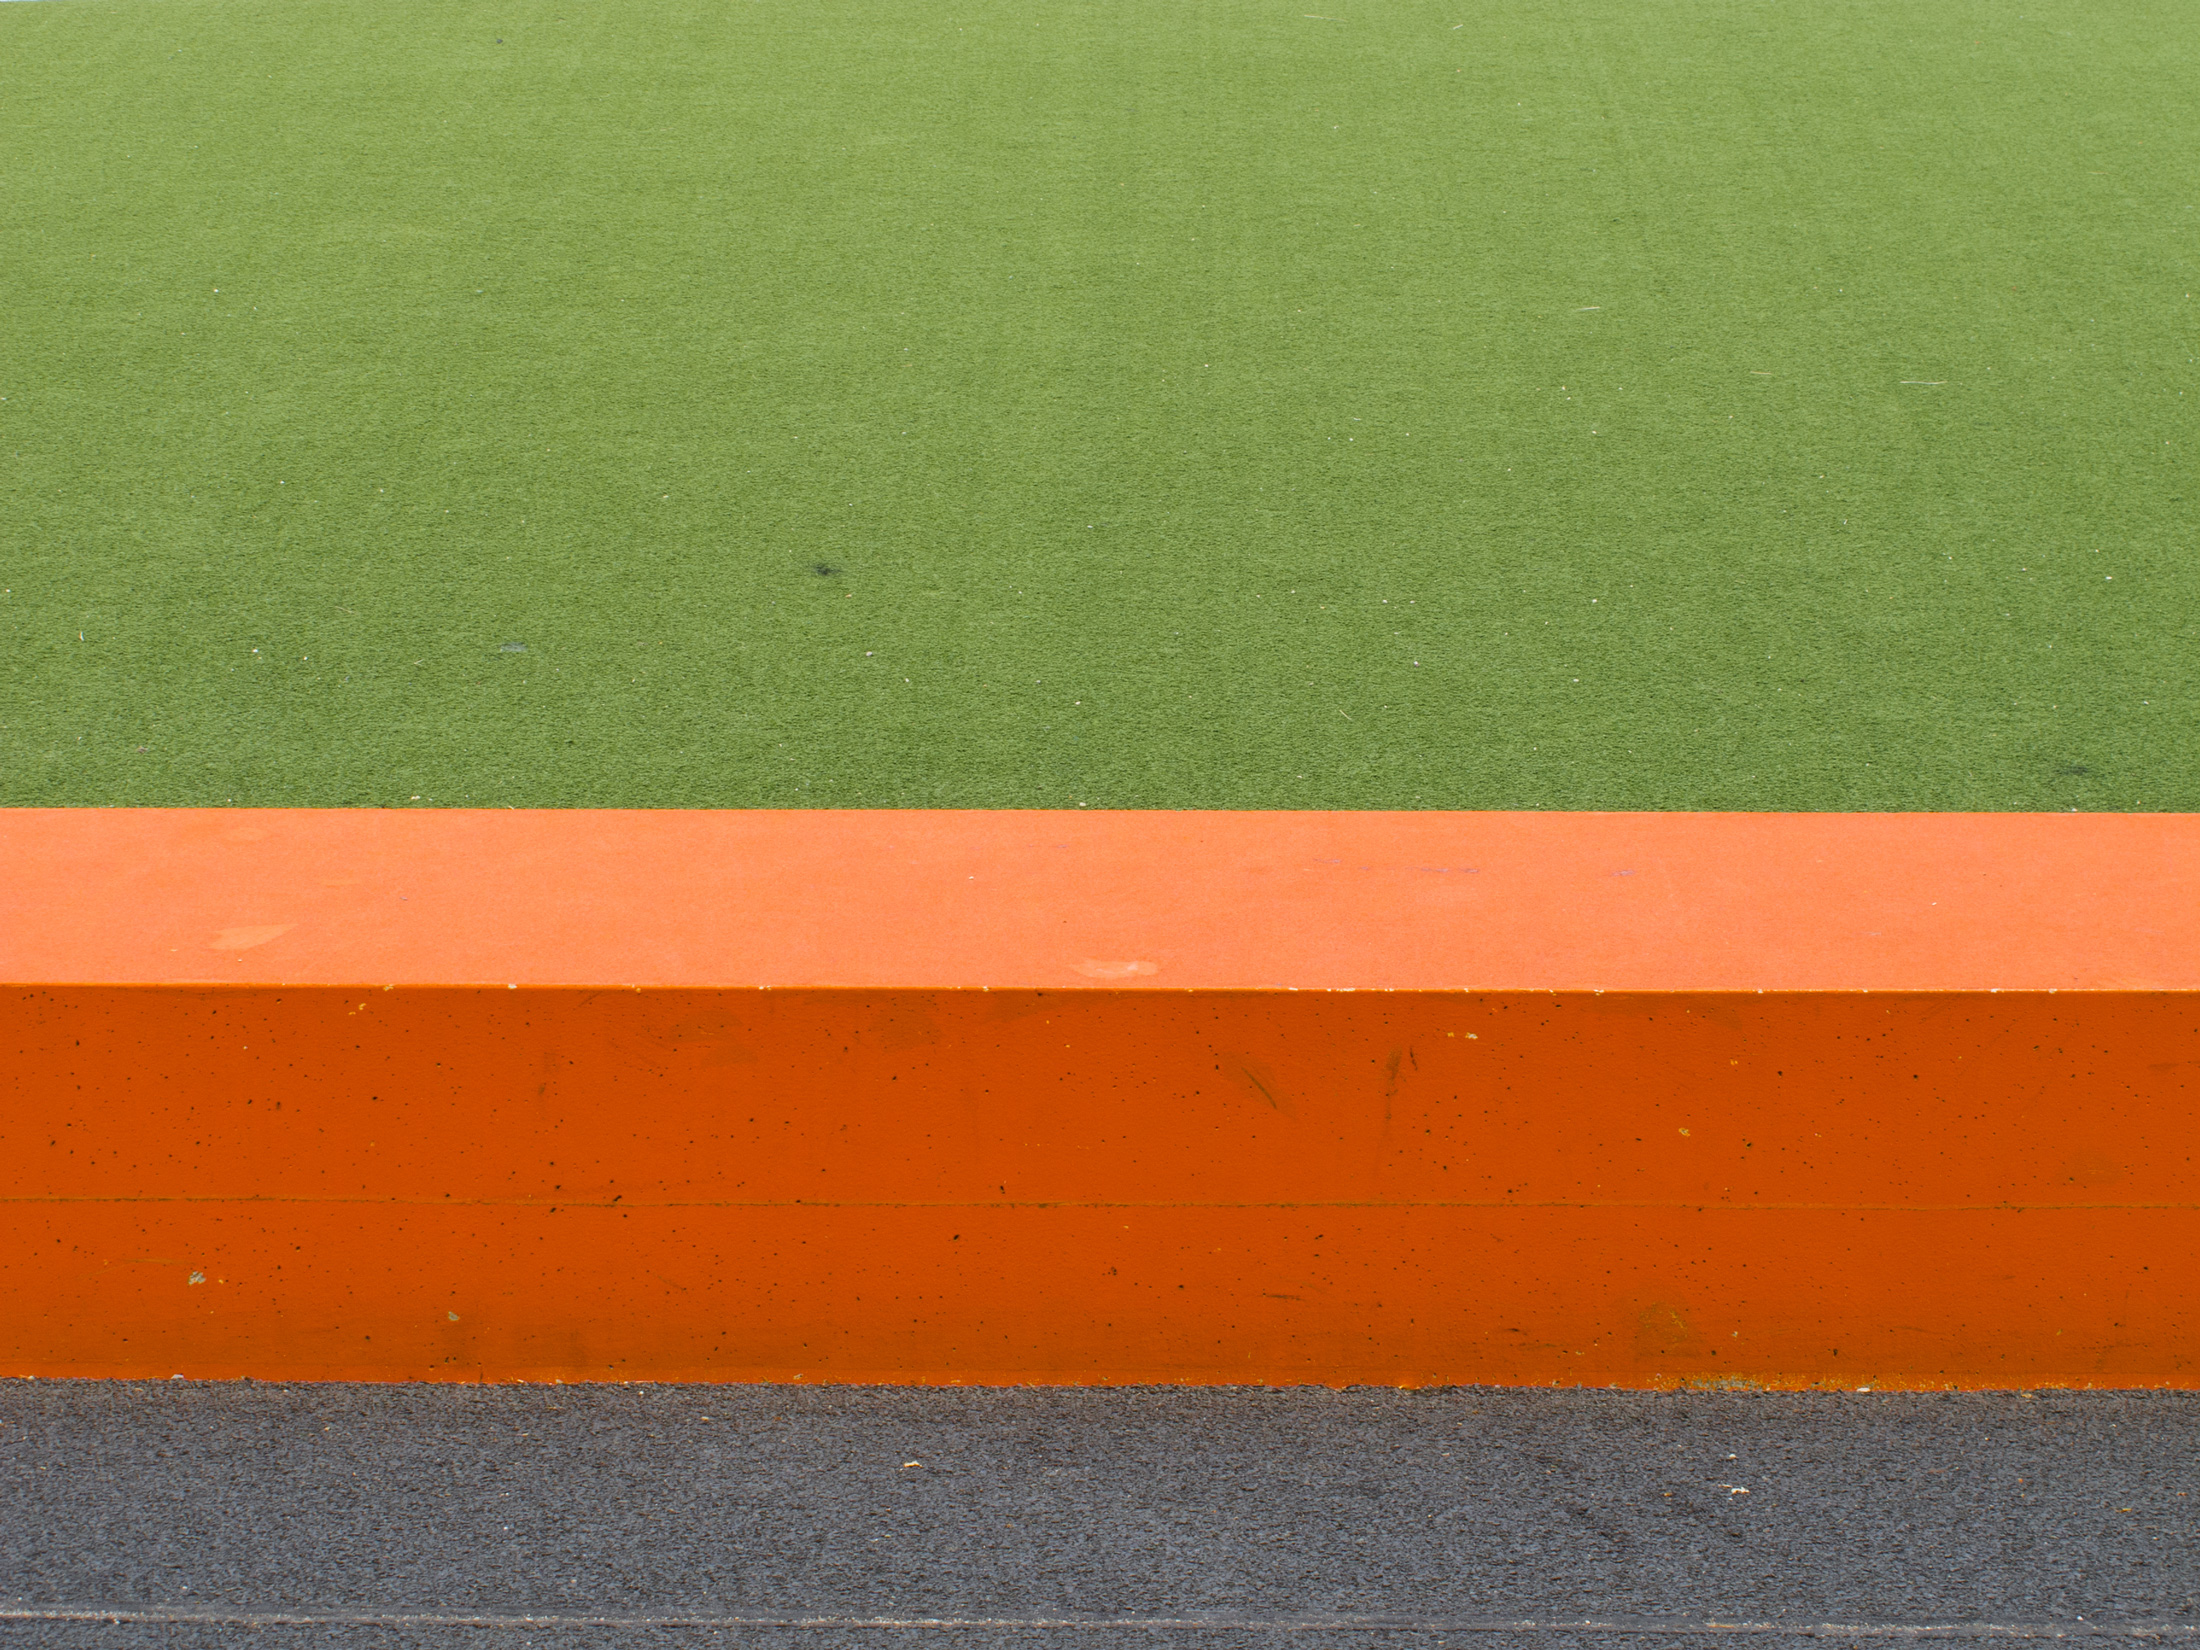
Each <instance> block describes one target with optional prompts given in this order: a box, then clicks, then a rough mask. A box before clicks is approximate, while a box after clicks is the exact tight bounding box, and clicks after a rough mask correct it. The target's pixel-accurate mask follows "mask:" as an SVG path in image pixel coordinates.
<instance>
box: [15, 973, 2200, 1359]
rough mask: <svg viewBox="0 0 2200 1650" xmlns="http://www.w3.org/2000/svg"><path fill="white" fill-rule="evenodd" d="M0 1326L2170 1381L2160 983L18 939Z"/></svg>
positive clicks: (280, 1341) (2174, 1343)
mask: <svg viewBox="0 0 2200 1650" xmlns="http://www.w3.org/2000/svg"><path fill="white" fill-rule="evenodd" d="M0 1029H4V1030H5V1032H6V1034H7V1038H8V1042H9V1045H10V1053H11V1061H10V1064H9V1067H8V1071H7V1075H6V1077H5V1079H4V1082H5V1090H4V1093H5V1104H4V1107H0V1228H4V1230H5V1236H4V1238H0V1370H5V1371H7V1372H9V1373H15V1374H38V1375H62V1374H100V1375H125V1374H127V1375H159V1376H165V1375H169V1374H173V1373H183V1374H190V1375H203V1376H223V1375H238V1374H252V1375H255V1376H261V1377H270V1378H272V1377H286V1378H307V1377H324V1378H328V1377H335V1378H447V1379H467V1380H474V1379H482V1378H489V1379H498V1378H520V1377H525V1378H557V1379H604V1378H616V1379H645V1378H656V1379H726V1380H748V1379H793V1378H796V1377H798V1376H799V1377H800V1378H802V1379H804V1380H807V1381H817V1380H825V1381H831V1380H895V1381H1004V1380H1007V1381H1026V1380H1029V1381H1254V1382H1296V1381H1328V1382H1350V1381H1375V1382H1390V1383H1399V1382H1403V1383H1422V1382H1464V1381H1513V1382H1528V1381H1533V1382H1549V1381H1560V1382H1567V1383H1572V1382H1588V1383H1597V1384H1603V1383H1607V1382H1616V1383H1620V1384H1625V1385H1640V1386H1657V1385H1669V1384H1674V1383H1680V1382H1689V1381H1706V1380H1710V1381H1727V1380H1740V1381H1751V1382H1760V1383H1766V1384H1778V1385H1796V1384H1820V1383H1823V1384H1839V1385H1848V1386H1854V1385H1867V1384H1869V1385H1880V1386H1884V1385H1941V1384H1957V1385H1995V1384H2004V1385H2007V1384H2031V1383H2073V1384H2101V1385H2135V1384H2137V1385H2146V1384H2171V1385H2192V1384H2195V1382H2196V1378H2200V1351H2196V1350H2195V1348H2196V1347H2200V1340H2196V1338H2195V1334H2194V1331H2195V1329H2196V1328H2200V1322H2196V1310H2200V1264H2196V1262H2195V1260H2194V1258H2193V1257H2194V1256H2196V1255H2200V1200H2196V1199H2195V1197H2194V1195H2193V1190H2192V1188H2193V1166H2194V1164H2193V1159H2194V1153H2195V1150H2196V1147H2195V1144H2194V1139H2195V1133H2196V1131H2195V1130H2194V1129H2193V1127H2192V1117H2193V1099H2194V1093H2195V1088H2196V1087H2200V999H2196V998H2195V996H2194V995H2193V994H2191V993H2184V992H2144V991H2131V992H2121V991H2119V992H2088V993H2076V994H2062V995H2051V994H2046V993H2015V992H2012V993H1999V994H1994V993H1948V992H1938V993H1908V994H1880V993H1872V994H1863V993H1853V992H1838V993H1836V992H1792V993H1765V994H1757V993H1716V992H1699V993H1682V992H1673V993H1658V992H1645V993H1618V992H1614V993H1605V994H1597V993H1592V992H1568V993H1551V992H1523V991H1510V992H1505V991H1500V992H1486V993H1469V992H1360V993H1354V992H1320V991H1306V992H1287V991H1276V992H1247V991H1201V992H1182V993H1179V992H1168V991H1156V990H1151V989H1146V990H1107V989H1087V990H1075V991H1064V992H1057V991H1038V990H1009V991H927V990H914V989H885V988H882V989H877V990H817V989H796V990H773V991H756V990H730V989H729V990H714V989H700V988H686V989H650V990H620V989H578V988H576V989H521V990H507V989H502V988H498V989H482V988H474V987H401V988H395V989H387V990H384V989H371V988H343V987H318V986H310V987H250V986H236V987H170V988H152V987H134V986H100V985H80V986H37V985H29V986H17V987H12V988H10V989H9V991H8V994H7V997H6V999H5V1011H4V1016H0Z"/></svg>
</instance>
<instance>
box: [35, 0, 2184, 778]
mask: <svg viewBox="0 0 2200 1650" xmlns="http://www.w3.org/2000/svg"><path fill="white" fill-rule="evenodd" d="M1308 3H1315V4H1320V5H1321V6H1322V7H1323V11H1322V13H1321V14H1318V15H1308V14H1306V12H1305V10H1304V7H1305V6H1306V5H1307V4H1308ZM2196 117H2200V30H2196V29H2195V28H2194V27H2193V14H2192V11H2191V8H2190V6H2189V5H2188V4H2185V3H2183V0H2086V3H2079V0H1992V3H1985V0H1935V3H1933V4H1929V5H1919V4H1917V3H1915V0H1830V3H1826V4H1817V5H1810V6H1802V5H1796V4H1794V3H1792V0H1780V3H1768V0H1534V3H1529V0H1517V3H1515V0H1503V3H1498V0H1440V3H1439V0H1392V3H1375V0H1259V3H1255V0H1110V3H1106V4H1100V3H1088V0H999V3H993V0H961V3H955V4H925V3H887V0H876V3H861V0H651V3H650V4H647V5H643V4H634V3H626V4H620V3H613V0H499V3H488V0H434V3H432V4H431V3H427V0H366V3H361V0H347V3H345V4H342V5H337V4H330V3H327V0H279V3H270V0H53V3H48V4H25V5H5V6H0V301H4V306H5V307H4V312H0V395H4V396H5V397H6V399H5V401H4V402H0V478H4V481H0V497H4V503H5V519H4V524H0V557H4V568H0V585H4V586H5V587H6V594H5V595H4V596H0V647H4V657H0V801H5V802H7V803H10V804H46V803H63V804H96V805H114V804H130V805H146V804H163V805H170V804H209V803H211V804H219V803H227V802H235V803H238V804H282V805H316V806H335V805H350V804H374V803H405V804H410V803H411V802H412V800H413V799H414V798H416V797H417V798H418V799H419V802H420V804H421V805H423V806H426V805H430V804H435V805H444V804H452V805H456V804H466V803H473V804H485V805H507V804H509V805H519V806H529V807H537V806H564V805H574V806H591V807H601V806H742V807H746V806H790V805H818V806H843V805H846V806H960V807H1007V806H1031V807H1072V806H1082V805H1089V806H1095V807H1101V806H1112V807H1247V808H1276V807H1349V808H1361V807H1443V808H1525V807H1543V808H1653V809H1666V808H1719V809H1757V808H1797V809H1876V808H1894V809H1912V808H1985V809H2032V808H2104V809H2106V808H2116V809H2129V808H2147V809H2178V810H2186V809H2194V808H2200V715H2196V712H2200V687H2196V680H2195V672H2194V671H2193V669H2192V663H2193V659H2194V656H2195V648H2196V646H2200V600H2196V577H2200V569H2196V565H2195V548H2196V547H2195V538H2196V532H2195V522H2196V520H2200V489H2196V488H2195V487H2194V482H2195V479H2196V478H2195V473H2194V459H2195V451H2196V447H2195V440H2194V437H2195V433H2196V432H2195V412H2196V410H2200V367H2196V366H2195V357H2196V356H2200V299H2196V298H2195V297H2194V296H2193V294H2194V293H2195V292H2196V291H2200V267H2196V265H2200V256H2196V254H2200V210H2196V207H2200V118H2196ZM521 649H524V651H520V650H521Z"/></svg>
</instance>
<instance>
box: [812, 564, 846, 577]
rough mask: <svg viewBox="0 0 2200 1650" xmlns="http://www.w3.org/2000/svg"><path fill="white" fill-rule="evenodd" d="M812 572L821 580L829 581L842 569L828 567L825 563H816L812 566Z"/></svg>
mask: <svg viewBox="0 0 2200 1650" xmlns="http://www.w3.org/2000/svg"><path fill="white" fill-rule="evenodd" d="M810 571H811V572H813V573H815V574H816V575H817V576H818V577H819V578H821V579H829V578H831V577H832V576H833V575H834V574H835V573H838V572H839V571H840V569H839V568H837V567H828V566H826V565H825V563H823V562H816V563H813V564H812V565H811V568H810Z"/></svg>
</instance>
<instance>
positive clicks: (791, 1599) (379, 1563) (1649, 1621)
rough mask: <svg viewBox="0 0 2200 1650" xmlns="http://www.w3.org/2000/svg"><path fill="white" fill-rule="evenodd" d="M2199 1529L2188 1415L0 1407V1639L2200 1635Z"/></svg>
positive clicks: (781, 1405)
mask: <svg viewBox="0 0 2200 1650" xmlns="http://www.w3.org/2000/svg"><path fill="white" fill-rule="evenodd" d="M2196 1497H2200V1394H2153V1395H2147V1394H2040V1395H2037V1396H2020V1395H2015V1394H1992V1395H1962V1396H1958V1395H1946V1396H1943V1395H1905V1394H1876V1393H1874V1394H1862V1393H1858V1394H1839V1395H1766V1394H1751V1393H1740V1392H1731V1393H1730V1392H1717V1393H1685V1394H1658V1395H1652V1394H1640V1393H1603V1392H1599V1393H1578V1392H1566V1393H1560V1392H1521V1391H1498V1390H1491V1389H1480V1388H1462V1389H1450V1390H1442V1391H1428V1392H1419V1393H1415V1392H1397V1391H1388V1390H1371V1389H1358V1390H1353V1391H1346V1392H1330V1391H1324V1390H1309V1389H1293V1390H1288V1391H1267V1390H1262V1389H1244V1388H1241V1389H1211V1388H1210V1389H1135V1390H1117V1391H1075V1390H1061V1389H1055V1390H1044V1389H1037V1390H1018V1391H1000V1390H993V1391H972V1390H962V1391H941V1390H929V1391H926V1390H918V1389H908V1388H837V1389H836V1388H821V1389H801V1388H785V1387H770V1388H766V1387H693V1386H689V1387H651V1386H625V1387H620V1386H612V1387H486V1388H480V1387H475V1388H467V1387H448V1386H446V1387H426V1386H267V1385H253V1384H251V1383H242V1382H240V1383H234V1384H231V1383H189V1382H180V1381H178V1382H167V1383H158V1384H125V1383H112V1384H109V1383H91V1382H55V1381H11V1382H0V1605H4V1607H5V1610H6V1612H7V1616H6V1619H4V1620H0V1646H14V1645H40V1646H46V1645H52V1646H64V1645H65V1646H77V1645H104V1646H139V1645H160V1646H201V1645H229V1644H237V1643H244V1642H249V1643H251V1644H253V1645H267V1646H279V1645H288V1644H291V1643H298V1644H307V1643H311V1644H316V1645H321V1644H342V1645H362V1646H364V1645H377V1646H379V1645H396V1644H451V1643H463V1644H478V1645H483V1646H494V1647H498V1650H501V1647H503V1646H506V1645H515V1644H545V1645H559V1646H575V1647H578V1646H584V1645H599V1644H600V1645H642V1644H659V1643H663V1644H679V1645H691V1644H695V1645H699V1644H735V1643H738V1644H748V1645H759V1646H781V1645H786V1646H793V1645H802V1646H805V1647H810V1646H827V1645H830V1646H841V1645H848V1646H870V1647H881V1646H895V1647H901V1646H909V1645H915V1644H926V1645H942V1646H944V1645H950V1644H952V1645H958V1646H959V1645H973V1646H993V1645H1004V1646H1005V1645H1045V1646H1049V1647H1050V1650H1053V1647H1060V1650H1071V1647H1077V1650H1083V1647H1088V1646H1090V1647H1095V1650H1097V1647H1102V1646H1105V1647H1108V1650H1118V1647H1122V1646H1128V1645H1139V1646H1147V1645H1154V1646H1162V1645H1166V1646H1170V1647H1182V1650H1194V1647H1200V1650H1204V1647H1207V1646H1218V1645H1230V1646H1236V1647H1244V1646H1254V1645H1268V1644H1292V1645H1308V1646H1310V1645H1317V1644H1319V1645H1340V1646H1341V1645H1398V1646H1414V1647H1420V1646H1425V1645H1436V1644H1447V1643H1448V1644H1460V1645H1468V1646H1474V1647H1476V1650H1500V1647H1502V1646H1507V1645H1520V1646H1534V1647H1535V1650H1602V1647H1605V1646H1620V1645H1627V1646H1633V1647H1635V1650H1659V1647H1672V1650H1679V1647H1680V1646H1683V1645H1690V1644H1702V1645H1712V1644H1717V1645H1721V1646H1723V1647H1727V1650H1734V1647H1735V1646H1736V1645H1737V1644H1738V1643H1748V1644H1764V1645H1768V1646H1769V1645H1773V1644H1777V1643H1783V1642H1794V1641H1796V1640H1798V1639H1800V1638H1802V1637H1804V1636H1807V1635H1811V1634H1816V1635H1817V1636H1818V1637H1819V1638H1820V1639H1821V1640H1822V1641H1828V1640H1830V1641H1831V1642H1835V1643H1858V1644H1871V1643H1874V1642H1879V1641H1890V1642H1905V1641H1907V1640H1909V1639H1912V1638H1914V1637H1916V1636H1918V1635H1917V1634H1916V1631H1915V1630H1916V1629H1918V1628H1919V1627H1921V1626H1931V1625H1934V1624H1941V1625H1955V1626H1959V1627H1963V1628H1966V1629H1968V1630H1969V1631H1970V1632H1972V1633H1973V1634H1976V1633H1977V1632H1978V1631H1979V1630H1980V1629H1982V1628H1992V1627H1996V1626H1999V1627H2015V1628H2021V1629H2028V1630H2029V1635H2030V1636H2033V1637H2050V1636H2054V1635H2059V1634H2071V1635H2079V1636H2084V1637H2089V1638H2090V1637H2092V1636H2094V1635H2096V1634H2098V1633H2101V1632H2104V1631H2107V1630H2110V1629H2119V1630H2121V1631H2123V1632H2124V1633H2125V1634H2126V1635H2127V1642H2128V1631H2129V1629H2130V1628H2131V1627H2132V1626H2134V1625H2142V1626H2148V1627H2152V1628H2155V1629H2157V1630H2160V1629H2167V1630H2168V1631H2167V1632H2166V1634H2164V1636H2165V1637H2168V1638H2171V1639H2175V1638H2185V1639H2186V1640H2187V1641H2188V1642H2200V1635H2196V1634H2195V1632H2194V1624H2196V1623H2200V1547H2196V1543H2195V1539H2194V1535H2195V1528H2194V1524H2195V1520H2194V1511H2193V1507H2194V1499H2195V1498H2196ZM71 1610H79V1611H87V1612H97V1611H107V1612H113V1613H115V1614H117V1615H122V1616H126V1617H129V1618H130V1619H123V1620H119V1621H108V1620H104V1619H103V1620H96V1621H95V1620H89V1619H68V1618H67V1612H69V1611H71ZM133 1613H135V1614H133ZM519 1618H531V1619H519Z"/></svg>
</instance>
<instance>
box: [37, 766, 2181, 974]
mask: <svg viewBox="0 0 2200 1650" xmlns="http://www.w3.org/2000/svg"><path fill="white" fill-rule="evenodd" d="M0 865H4V876H0V979H5V980H8V981H12V982H19V983H42V984H48V983H79V984H92V983H101V984H170V983H187V982H225V983H240V984H270V985H272V984H330V985H336V984H377V985H380V984H397V985H408V984H510V985H632V986H681V987H696V986H729V987H782V986H809V987H818V986H849V987H878V988H886V987H922V988H927V989H942V988H956V987H981V986H982V987H996V988H1010V987H1027V988H1064V989H1077V988H1087V989H1090V988H1107V989H1118V990H1119V989H1123V988H1126V987H1129V988H1141V989H1157V990H1172V989H1174V990H1184V989H1201V990H1223V989H1271V988H1292V989H1360V990H1384V989H1391V990H1460V989H1474V990H1485V991H1488V990H1624V991H1756V990H1766V991H1795V990H1804V991H1809V990H1836V991H1838V990H1873V991H1886V990H1910V991H1920V990H1923V991H1945V990H2073V989H2081V990H2200V897H2196V896H2200V816H2193V815H2131V814H2124V815H2098V814H2095V815H2067V814H1516V813H1096V812H1077V813H1058V812H982V813H981V812H918V811H880V812H868V811H852V810H835V811H816V812H670V811H665V812H608V811H607V812H504V811H459V810H434V811H425V810H423V811H383V810H341V811H306V810H297V811H284V810H264V809H255V810H184V809H178V810H74V809H51V810H44V809H19V810H6V811H0Z"/></svg>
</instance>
